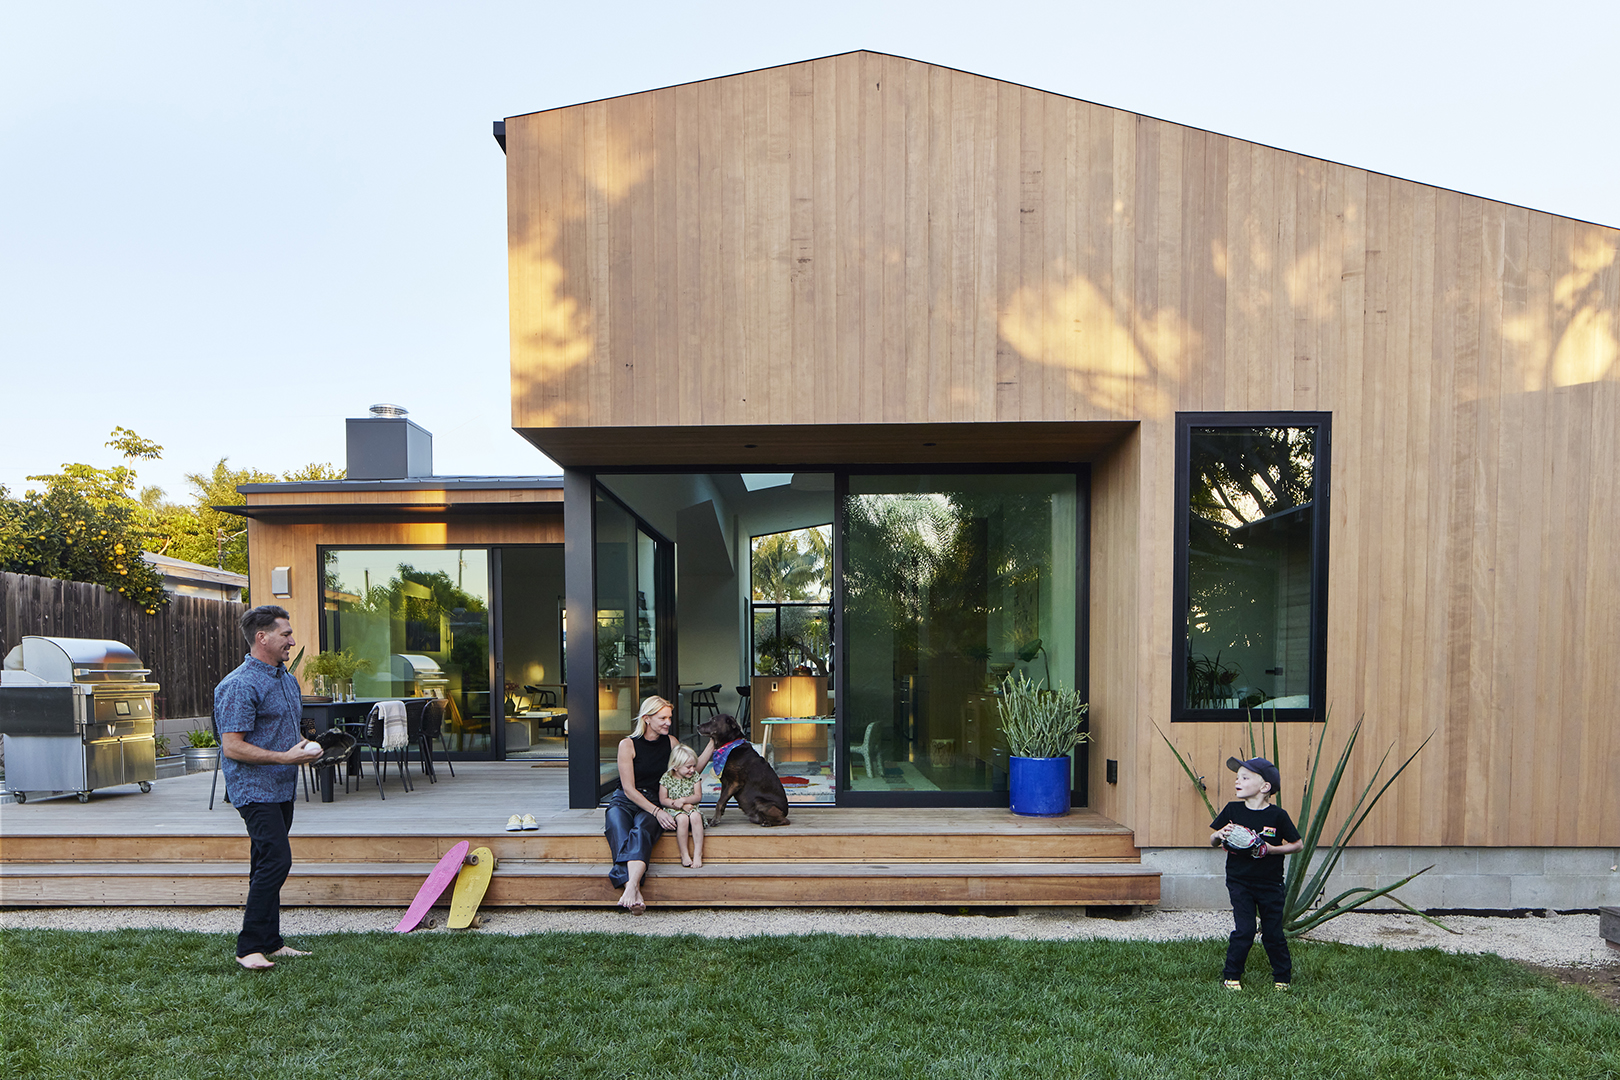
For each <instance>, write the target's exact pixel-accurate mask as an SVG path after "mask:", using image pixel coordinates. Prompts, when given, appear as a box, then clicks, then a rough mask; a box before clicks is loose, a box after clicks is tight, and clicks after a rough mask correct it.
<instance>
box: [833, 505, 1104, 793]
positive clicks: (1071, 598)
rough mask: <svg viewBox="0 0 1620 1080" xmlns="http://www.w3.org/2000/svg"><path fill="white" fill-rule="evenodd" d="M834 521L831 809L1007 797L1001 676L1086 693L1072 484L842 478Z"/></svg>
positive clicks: (1076, 516)
mask: <svg viewBox="0 0 1620 1080" xmlns="http://www.w3.org/2000/svg"><path fill="white" fill-rule="evenodd" d="M840 526H841V535H842V539H843V543H842V549H841V552H840V560H841V564H842V571H843V573H842V578H841V586H842V588H841V601H842V608H841V618H842V628H843V630H842V657H843V661H844V662H843V675H842V678H841V683H842V690H843V693H842V697H841V700H840V711H841V714H842V715H841V716H840V717H839V721H840V722H839V725H838V727H839V734H840V740H841V744H842V748H843V753H842V754H841V755H840V757H841V760H842V762H843V764H844V769H843V774H844V776H845V777H846V781H845V785H844V786H845V787H846V791H845V792H843V793H841V796H840V799H839V802H840V803H841V804H855V805H859V804H870V805H905V804H908V803H910V804H919V805H927V804H956V805H974V804H984V805H991V804H996V803H998V802H1001V801H1004V800H1005V799H1006V794H1005V792H1006V789H1007V746H1006V741H1005V739H1004V738H1003V737H1002V735H1001V733H1000V725H999V723H998V719H997V717H998V714H997V710H996V701H997V692H998V688H999V686H1000V683H1001V680H1002V679H1003V678H1005V677H1006V676H1007V675H1009V674H1011V673H1013V672H1020V673H1023V674H1025V675H1028V676H1029V677H1030V678H1032V679H1034V680H1036V681H1037V682H1042V683H1045V684H1047V685H1050V686H1054V687H1062V688H1071V687H1076V686H1078V687H1079V688H1080V689H1081V690H1082V691H1084V689H1085V686H1084V682H1083V680H1082V679H1081V678H1080V675H1081V672H1080V670H1079V669H1078V658H1079V655H1080V650H1079V645H1080V642H1079V640H1078V637H1079V630H1080V624H1079V620H1078V613H1079V610H1080V608H1079V605H1078V586H1079V582H1080V579H1079V568H1080V555H1081V552H1082V550H1083V549H1082V548H1081V546H1080V544H1081V518H1080V505H1079V490H1078V485H1077V478H1076V476H1075V474H1073V473H1035V474H1022V475H1017V474H1013V475H1009V474H970V475H956V476H924V475H888V476H864V475H851V476H850V477H848V480H847V482H846V484H845V490H844V492H843V494H842V495H841V498H840Z"/></svg>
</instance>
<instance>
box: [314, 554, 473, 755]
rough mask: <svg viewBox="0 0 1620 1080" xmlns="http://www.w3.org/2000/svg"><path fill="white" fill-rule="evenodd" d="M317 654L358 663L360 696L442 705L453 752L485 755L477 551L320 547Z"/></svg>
mask: <svg viewBox="0 0 1620 1080" xmlns="http://www.w3.org/2000/svg"><path fill="white" fill-rule="evenodd" d="M321 558H322V560H323V564H324V565H323V575H322V583H321V594H322V600H321V606H322V608H323V611H322V639H323V640H322V649H323V650H324V651H327V652H346V653H348V654H349V655H350V656H351V657H352V658H353V659H355V660H358V661H359V662H360V667H359V670H357V671H356V672H355V676H354V692H355V694H356V696H358V697H363V698H403V697H416V696H432V697H444V698H448V699H449V705H448V707H447V709H446V712H445V726H444V731H445V740H446V742H447V744H448V745H449V747H450V748H451V749H452V750H455V751H460V752H464V753H472V754H489V753H491V752H492V748H491V744H490V742H491V741H490V716H491V707H490V706H491V701H490V686H489V669H490V656H489V641H490V588H489V576H490V575H489V552H488V551H487V550H486V549H484V548H414V549H413V548H403V549H402V548H350V549H337V548H322V549H321Z"/></svg>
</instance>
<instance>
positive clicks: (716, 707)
mask: <svg viewBox="0 0 1620 1080" xmlns="http://www.w3.org/2000/svg"><path fill="white" fill-rule="evenodd" d="M719 693H720V684H719V683H715V684H714V685H713V686H705V687H703V689H701V690H694V691H692V698H691V701H692V704H691V708H690V710H689V714H690V716H691V718H692V728H693V730H696V729H697V726H698V710H700V709H708V710H709V716H710V717H711V718H712V717H713V716H714V714H715V713H717V712H719V711H720V699H719V697H717V696H716V695H718V694H719Z"/></svg>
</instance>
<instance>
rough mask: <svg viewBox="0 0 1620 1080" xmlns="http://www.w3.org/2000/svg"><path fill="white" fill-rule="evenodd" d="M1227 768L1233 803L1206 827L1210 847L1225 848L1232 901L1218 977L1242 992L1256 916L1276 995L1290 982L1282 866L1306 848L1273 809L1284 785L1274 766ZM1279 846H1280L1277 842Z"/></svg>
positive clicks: (1234, 762) (1232, 763)
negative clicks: (1234, 776)
mask: <svg viewBox="0 0 1620 1080" xmlns="http://www.w3.org/2000/svg"><path fill="white" fill-rule="evenodd" d="M1226 767H1227V768H1229V769H1232V770H1234V771H1235V772H1236V773H1237V780H1235V781H1234V782H1233V784H1232V788H1233V790H1234V791H1235V792H1236V794H1237V800H1236V801H1234V802H1229V803H1227V804H1226V808H1225V809H1224V810H1222V811H1221V812H1220V814H1219V815H1218V816H1217V817H1216V818H1215V820H1214V821H1212V822H1210V823H1209V827H1210V828H1212V829H1214V830H1215V831H1214V832H1213V833H1211V834H1210V837H1209V842H1210V846H1212V847H1221V846H1222V845H1225V847H1226V892H1227V894H1228V895H1229V896H1231V898H1232V923H1233V930H1232V937H1231V940H1230V941H1229V942H1228V943H1227V946H1226V970H1225V971H1224V972H1222V973H1221V979H1222V981H1223V985H1224V986H1225V987H1226V988H1227V989H1228V990H1242V989H1243V983H1242V982H1241V981H1240V980H1241V979H1242V978H1243V966H1244V964H1245V963H1247V962H1248V959H1249V949H1250V948H1251V947H1252V946H1253V945H1254V916H1255V911H1256V909H1258V910H1259V913H1260V940H1261V942H1262V943H1263V944H1264V945H1265V947H1266V956H1267V957H1268V958H1269V959H1270V960H1271V977H1272V979H1273V980H1274V985H1275V986H1276V988H1277V989H1278V990H1287V989H1288V985H1289V983H1290V982H1291V981H1292V979H1293V977H1294V962H1293V958H1292V957H1290V956H1289V954H1288V939H1287V938H1286V937H1284V936H1283V901H1284V899H1285V897H1284V890H1283V861H1282V858H1281V856H1283V855H1291V854H1293V853H1294V852H1296V851H1298V850H1299V849H1300V848H1302V847H1304V846H1305V845H1304V844H1303V843H1301V842H1300V838H1299V830H1298V829H1296V828H1294V822H1293V820H1292V819H1290V818H1289V816H1288V811H1286V810H1284V809H1283V808H1282V807H1280V806H1273V805H1271V803H1270V802H1269V801H1268V797H1270V796H1274V795H1275V794H1276V793H1277V789H1278V788H1279V787H1280V786H1282V776H1281V774H1279V773H1278V772H1277V766H1275V765H1273V764H1272V763H1271V762H1269V761H1267V760H1266V759H1265V758H1250V759H1249V760H1248V761H1239V760H1238V759H1237V758H1229V759H1227V762H1226ZM1279 841H1281V842H1280V843H1279Z"/></svg>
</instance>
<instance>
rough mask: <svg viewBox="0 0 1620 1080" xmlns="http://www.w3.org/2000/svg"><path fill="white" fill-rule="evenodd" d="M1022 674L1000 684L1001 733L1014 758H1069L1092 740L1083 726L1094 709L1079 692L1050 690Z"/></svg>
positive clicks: (997, 703)
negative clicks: (1069, 755)
mask: <svg viewBox="0 0 1620 1080" xmlns="http://www.w3.org/2000/svg"><path fill="white" fill-rule="evenodd" d="M1045 686H1046V684H1045V682H1044V681H1043V682H1039V683H1037V682H1034V681H1032V680H1031V679H1030V677H1029V676H1028V675H1025V674H1023V673H1022V672H1019V673H1017V674H1013V675H1008V676H1007V677H1006V678H1005V679H1002V680H1001V697H1000V699H999V700H997V702H996V708H997V710H998V711H999V712H1000V713H1001V730H1002V731H1003V732H1005V733H1006V735H1007V749H1008V751H1009V752H1010V753H1011V754H1012V755H1013V756H1014V757H1024V758H1054V757H1067V756H1068V754H1069V752H1070V751H1071V750H1073V749H1074V748H1075V747H1076V746H1079V745H1080V744H1081V743H1083V742H1085V741H1086V739H1087V738H1089V736H1088V735H1087V734H1086V732H1085V731H1084V730H1082V727H1081V725H1083V724H1084V723H1085V720H1086V713H1087V712H1089V711H1090V709H1091V706H1090V705H1089V704H1088V703H1087V702H1084V701H1081V700H1080V692H1079V691H1078V690H1048V689H1045Z"/></svg>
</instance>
